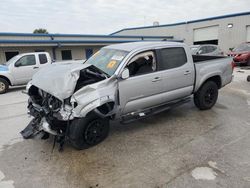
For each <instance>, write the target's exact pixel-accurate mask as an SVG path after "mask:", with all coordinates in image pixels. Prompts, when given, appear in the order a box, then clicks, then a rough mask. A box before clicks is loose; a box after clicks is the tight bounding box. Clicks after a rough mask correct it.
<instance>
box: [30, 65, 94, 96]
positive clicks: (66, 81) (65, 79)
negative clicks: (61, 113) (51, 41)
mask: <svg viewBox="0 0 250 188" xmlns="http://www.w3.org/2000/svg"><path fill="white" fill-rule="evenodd" d="M89 66H91V65H90V64H82V63H55V64H51V65H48V66H45V67H44V68H42V69H40V70H39V71H38V72H37V73H36V74H35V75H34V76H33V78H32V85H34V86H36V87H38V88H40V89H42V90H43V91H45V92H47V93H49V94H51V95H53V96H55V97H57V98H58V99H60V100H64V99H66V98H68V97H70V96H71V95H72V94H73V92H74V90H75V87H76V83H77V80H78V78H79V75H80V70H82V69H85V68H87V67H89Z"/></svg>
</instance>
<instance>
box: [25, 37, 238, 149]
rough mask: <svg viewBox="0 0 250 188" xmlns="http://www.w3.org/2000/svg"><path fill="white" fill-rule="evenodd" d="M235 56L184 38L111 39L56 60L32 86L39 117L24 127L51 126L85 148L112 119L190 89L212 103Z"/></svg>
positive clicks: (169, 102) (146, 110)
mask: <svg viewBox="0 0 250 188" xmlns="http://www.w3.org/2000/svg"><path fill="white" fill-rule="evenodd" d="M231 62H232V58H230V57H216V56H192V55H191V53H190V49H189V47H188V46H187V45H185V44H183V43H174V42H163V41H162V42H137V43H123V44H116V45H111V46H107V47H104V48H102V49H101V50H100V51H99V52H98V53H96V54H95V55H93V56H92V57H91V58H90V59H88V60H87V61H86V62H85V63H84V64H82V63H61V64H51V65H49V66H48V67H46V68H43V69H41V70H40V71H38V72H37V73H36V74H35V75H34V77H33V79H32V81H31V82H30V83H29V84H28V86H27V91H28V94H29V100H28V110H29V114H30V115H32V116H33V117H34V119H33V120H32V121H31V122H30V123H29V125H28V126H27V127H26V128H25V129H24V130H23V131H22V132H21V134H22V135H23V137H24V138H26V139H28V138H32V137H34V136H35V135H37V134H39V133H41V134H44V135H46V134H48V133H49V134H51V135H55V136H56V137H57V138H60V139H59V140H60V141H61V142H60V143H61V144H62V143H63V142H64V140H65V138H68V139H69V140H70V142H71V143H72V145H73V146H74V147H75V148H77V149H84V148H88V147H91V146H94V145H96V144H98V143H100V142H101V141H103V140H104V139H105V138H106V137H107V136H108V133H109V121H111V120H119V121H120V122H121V123H129V122H132V121H135V120H138V119H141V118H145V117H147V116H149V115H152V114H156V113H159V112H162V111H163V110H166V109H169V108H172V107H175V106H178V105H180V104H183V103H186V102H188V101H189V100H190V96H191V95H192V94H193V95H194V103H195V105H196V106H197V107H198V108H199V109H200V110H208V109H210V108H212V107H213V106H214V104H215V103H216V101H217V97H218V90H219V89H220V88H222V87H223V86H225V85H227V84H229V83H230V82H231V80H232V72H233V71H232V64H231ZM46 137H47V136H46Z"/></svg>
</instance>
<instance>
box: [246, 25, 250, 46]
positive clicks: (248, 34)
mask: <svg viewBox="0 0 250 188" xmlns="http://www.w3.org/2000/svg"><path fill="white" fill-rule="evenodd" d="M247 42H250V25H249V26H247Z"/></svg>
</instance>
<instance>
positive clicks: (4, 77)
mask: <svg viewBox="0 0 250 188" xmlns="http://www.w3.org/2000/svg"><path fill="white" fill-rule="evenodd" d="M0 78H2V79H4V80H6V82H8V84H9V85H12V84H11V82H10V79H9V78H7V77H6V76H3V75H0Z"/></svg>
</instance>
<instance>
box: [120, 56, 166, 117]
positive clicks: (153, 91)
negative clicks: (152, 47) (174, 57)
mask: <svg viewBox="0 0 250 188" xmlns="http://www.w3.org/2000/svg"><path fill="white" fill-rule="evenodd" d="M156 67H157V62H156V58H155V52H154V51H147V52H143V53H139V54H137V55H136V56H134V57H133V58H132V59H131V60H130V61H129V62H128V64H127V66H126V68H128V69H129V74H130V76H129V78H127V79H125V80H120V81H119V83H118V86H119V97H120V105H121V108H122V109H123V111H122V114H127V113H131V112H136V111H141V110H143V109H145V108H147V107H152V106H154V105H157V104H159V103H161V97H160V86H161V83H162V80H161V75H160V73H159V72H157V70H156Z"/></svg>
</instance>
